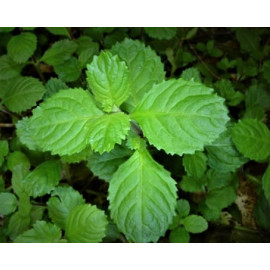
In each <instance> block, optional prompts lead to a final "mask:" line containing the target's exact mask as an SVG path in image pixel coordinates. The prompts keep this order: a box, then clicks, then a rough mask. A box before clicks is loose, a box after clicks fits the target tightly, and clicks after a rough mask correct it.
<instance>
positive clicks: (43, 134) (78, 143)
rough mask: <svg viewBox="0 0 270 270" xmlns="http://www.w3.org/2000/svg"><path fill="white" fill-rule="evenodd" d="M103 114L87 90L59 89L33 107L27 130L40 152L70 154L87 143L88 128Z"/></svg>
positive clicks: (77, 151)
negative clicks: (40, 149)
mask: <svg viewBox="0 0 270 270" xmlns="http://www.w3.org/2000/svg"><path fill="white" fill-rule="evenodd" d="M102 115H103V112H102V111H101V110H99V109H98V108H97V107H96V105H95V104H94V101H93V98H92V97H91V95H90V93H89V92H87V91H84V90H82V89H80V88H78V89H70V90H62V91H60V92H58V93H56V94H55V95H53V96H52V97H51V98H50V99H48V100H46V101H45V102H43V103H42V104H41V105H40V107H38V108H37V109H35V110H33V116H32V117H31V118H30V121H29V122H30V123H29V130H31V134H33V138H34V139H35V142H36V144H37V145H38V146H39V147H41V148H42V150H43V151H51V152H52V154H59V155H72V154H75V153H79V152H81V151H82V150H83V149H85V148H86V147H87V145H89V144H90V129H91V128H92V126H93V124H95V123H97V122H98V121H99V118H100V117H101V116H102ZM67 131H68V132H67Z"/></svg>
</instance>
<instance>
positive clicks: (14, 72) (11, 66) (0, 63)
mask: <svg viewBox="0 0 270 270" xmlns="http://www.w3.org/2000/svg"><path fill="white" fill-rule="evenodd" d="M22 67H23V65H22V64H18V63H16V62H14V61H13V60H12V59H11V58H10V57H9V56H8V55H2V56H0V80H9V79H12V78H14V77H16V76H18V75H19V74H20V72H21V69H22Z"/></svg>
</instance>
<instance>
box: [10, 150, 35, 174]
mask: <svg viewBox="0 0 270 270" xmlns="http://www.w3.org/2000/svg"><path fill="white" fill-rule="evenodd" d="M17 165H23V166H25V167H26V168H28V169H30V166H31V164H30V162H29V160H28V158H27V156H26V155H25V154H24V153H22V152H20V151H14V152H12V153H10V154H9V155H8V160H7V167H8V169H9V170H10V171H13V170H14V168H15V167H16V166H17Z"/></svg>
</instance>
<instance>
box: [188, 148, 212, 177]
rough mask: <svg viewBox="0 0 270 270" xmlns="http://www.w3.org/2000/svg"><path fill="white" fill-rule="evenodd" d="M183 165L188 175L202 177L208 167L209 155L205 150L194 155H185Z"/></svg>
mask: <svg viewBox="0 0 270 270" xmlns="http://www.w3.org/2000/svg"><path fill="white" fill-rule="evenodd" d="M183 165H184V168H185V171H186V172H187V175H188V176H193V177H195V178H201V177H202V176H203V175H204V173H205V171H206V167H207V157H206V155H205V154H204V153H203V152H195V153H194V154H193V155H189V154H187V155H184V158H183Z"/></svg>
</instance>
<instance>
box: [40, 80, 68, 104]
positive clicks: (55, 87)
mask: <svg viewBox="0 0 270 270" xmlns="http://www.w3.org/2000/svg"><path fill="white" fill-rule="evenodd" d="M45 88H46V93H45V94H44V96H43V100H46V99H48V98H49V97H51V96H52V95H54V94H56V93H57V92H59V91H60V90H63V89H68V86H67V85H66V84H65V83H64V82H63V81H61V80H60V79H58V78H51V79H49V80H48V82H47V83H46V85H45Z"/></svg>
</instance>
